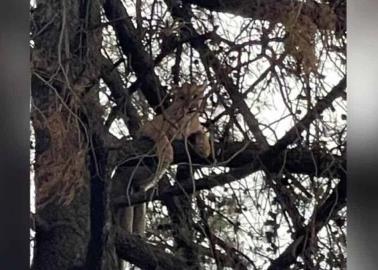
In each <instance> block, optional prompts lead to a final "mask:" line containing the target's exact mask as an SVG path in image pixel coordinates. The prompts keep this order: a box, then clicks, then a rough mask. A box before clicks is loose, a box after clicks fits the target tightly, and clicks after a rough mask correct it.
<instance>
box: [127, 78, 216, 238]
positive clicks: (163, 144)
mask: <svg viewBox="0 0 378 270" xmlns="http://www.w3.org/2000/svg"><path fill="white" fill-rule="evenodd" d="M204 90H205V86H204V85H191V84H184V85H183V86H182V87H177V88H175V89H174V98H173V103H172V104H171V106H169V108H167V109H166V110H165V111H164V112H163V113H162V114H160V115H157V116H156V117H155V118H154V119H153V120H151V121H149V122H147V123H145V124H144V125H143V127H142V128H141V129H140V131H139V136H145V137H148V138H150V139H152V140H153V141H154V142H155V146H156V155H157V157H158V166H157V169H156V172H155V173H154V175H153V176H151V177H150V179H149V180H148V181H144V183H143V184H141V185H139V186H138V187H137V188H138V189H141V190H144V191H145V190H147V189H149V188H151V187H154V186H156V184H157V182H158V181H159V179H160V178H161V176H162V174H163V173H164V172H165V170H166V169H167V168H168V167H169V165H170V164H171V163H172V161H173V147H172V145H171V143H172V141H174V140H183V139H186V138H188V137H189V136H192V135H193V136H195V137H194V149H195V150H196V152H197V153H198V154H199V155H201V156H203V157H208V156H209V155H210V150H211V149H210V143H209V139H208V137H207V136H206V134H205V130H204V128H203V126H202V125H201V123H200V122H199V115H200V111H201V107H202V102H203V98H204ZM145 212H146V207H145V205H143V206H142V205H138V206H134V207H129V208H128V209H126V210H125V213H124V218H122V219H124V220H123V222H125V223H123V226H124V228H125V229H126V230H128V231H129V232H133V233H138V234H142V235H143V234H144V228H145Z"/></svg>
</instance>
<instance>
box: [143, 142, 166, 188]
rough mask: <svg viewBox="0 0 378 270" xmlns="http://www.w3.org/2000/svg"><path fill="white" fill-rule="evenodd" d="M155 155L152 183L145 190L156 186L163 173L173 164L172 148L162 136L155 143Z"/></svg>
mask: <svg viewBox="0 0 378 270" xmlns="http://www.w3.org/2000/svg"><path fill="white" fill-rule="evenodd" d="M156 155H157V157H158V166H157V169H156V172H155V176H154V178H153V180H152V183H151V184H150V185H149V186H148V187H147V188H146V189H148V188H151V187H154V186H156V184H157V183H158V181H159V179H160V178H161V176H162V174H163V173H164V171H165V170H166V169H167V168H168V167H169V165H170V164H171V163H172V162H173V147H172V145H171V143H170V141H169V140H168V137H167V136H162V137H161V138H160V140H158V141H157V142H156Z"/></svg>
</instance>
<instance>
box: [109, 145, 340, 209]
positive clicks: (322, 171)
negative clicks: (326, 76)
mask: <svg viewBox="0 0 378 270" xmlns="http://www.w3.org/2000/svg"><path fill="white" fill-rule="evenodd" d="M133 145H143V147H146V148H148V149H151V147H149V146H148V144H146V143H140V142H136V143H135V144H133ZM129 147H130V148H132V146H129ZM174 148H175V160H174V163H176V164H177V163H182V162H188V160H187V154H186V153H185V150H184V149H185V146H184V144H183V142H175V143H174ZM216 152H217V151H216ZM223 152H224V153H226V154H219V155H218V156H217V157H216V158H217V161H218V162H221V164H222V165H223V166H229V167H230V168H231V170H230V172H228V173H225V174H220V175H211V176H208V177H205V178H202V179H199V180H196V181H195V190H196V191H200V190H204V189H211V188H213V187H216V186H221V185H224V184H227V183H230V182H233V181H236V180H239V179H242V178H244V177H246V176H248V175H250V174H252V173H254V172H257V171H259V170H262V169H265V170H267V171H269V172H272V173H280V172H283V171H285V172H288V173H295V174H306V175H312V176H323V177H332V178H339V177H340V175H342V173H344V170H345V163H346V161H345V157H344V156H336V155H329V154H325V153H321V152H318V151H310V150H306V149H303V148H296V149H290V150H287V151H284V152H282V153H280V154H275V155H262V156H260V151H259V150H257V149H256V148H253V145H251V146H249V147H244V148H243V147H242V145H241V144H240V143H239V144H237V143H236V144H234V145H230V147H229V148H228V149H225V150H224V151H223ZM228 157H232V159H229V160H228V159H227V158H228ZM192 162H193V163H197V164H203V165H205V164H209V161H207V160H203V159H200V158H198V157H196V156H195V155H192ZM222 162H223V163H222ZM137 163H138V160H137V159H135V160H130V161H128V162H127V163H124V164H123V165H122V166H126V165H127V166H135V165H137ZM145 163H146V164H148V163H149V162H148V160H147V161H146V162H145ZM122 171H124V170H119V173H121V172H122ZM125 171H127V170H125ZM117 174H118V172H117ZM117 174H116V177H120V178H125V179H127V175H124V176H121V175H117ZM183 190H185V192H187V193H188V194H191V193H193V190H194V189H193V183H192V181H188V182H184V183H181V184H180V186H178V185H175V186H172V187H169V188H163V189H160V190H159V192H158V193H157V194H152V191H147V192H139V193H136V194H133V195H132V196H131V200H130V202H131V204H137V203H141V202H146V201H148V200H161V199H163V198H164V196H175V195H181V194H182V193H183ZM113 203H114V204H115V205H117V206H127V205H129V203H128V201H127V199H126V198H125V197H119V198H115V199H114V201H113Z"/></svg>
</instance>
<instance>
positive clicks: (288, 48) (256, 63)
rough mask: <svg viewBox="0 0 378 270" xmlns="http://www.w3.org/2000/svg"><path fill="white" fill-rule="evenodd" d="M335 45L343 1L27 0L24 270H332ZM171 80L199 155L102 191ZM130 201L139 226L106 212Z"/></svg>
mask: <svg viewBox="0 0 378 270" xmlns="http://www.w3.org/2000/svg"><path fill="white" fill-rule="evenodd" d="M345 45H346V28H345V1H322V0H319V1H289V0H279V1H277V0H275V1H271V0H266V1H253V0H250V1H247V0H237V1H229V0H222V1H208V0H181V1H176V0H146V1H141V0H135V1H131V0H124V1H121V0H104V1H88V0H80V1H74V0H68V1H57V0H52V1H44V0H40V1H36V3H35V5H33V6H32V7H31V44H30V46H31V69H32V78H31V80H32V108H31V111H32V113H31V117H32V118H31V123H32V129H33V132H34V133H33V134H34V135H33V143H34V148H35V149H34V150H33V151H34V153H35V156H34V161H33V166H32V169H33V172H34V183H35V202H36V211H35V213H33V215H32V218H33V224H34V226H33V230H34V231H35V238H34V240H33V244H34V254H33V262H32V269H121V268H122V263H121V261H122V260H125V261H128V262H129V263H130V264H131V265H135V266H137V267H139V268H141V269H271V270H272V269H333V268H338V269H339V268H340V269H344V268H345V260H346V254H345V226H346V222H345V221H346V213H345V207H346V172H345V170H346V156H345V152H346V123H345V120H346V116H345V100H346V92H345V90H346V78H345V61H346V59H345V56H346V55H345ZM184 82H189V83H203V82H205V83H207V84H208V87H207V90H206V96H207V98H206V106H205V109H204V114H203V118H202V119H201V121H202V122H203V125H204V126H205V127H206V128H207V129H208V131H209V136H210V138H211V143H212V155H211V156H210V157H209V158H207V159H204V158H201V157H199V156H198V155H196V153H195V152H194V151H192V150H191V148H190V147H189V148H188V147H187V146H188V145H187V144H186V142H183V141H175V142H173V145H174V150H175V151H174V152H175V157H174V164H172V166H171V168H170V169H169V171H168V172H166V174H165V175H164V177H163V178H162V179H161V180H160V182H159V185H158V187H156V188H155V189H153V190H148V191H147V192H137V193H133V194H131V195H130V196H127V194H119V193H117V192H113V190H114V189H116V187H117V186H116V185H118V184H124V183H126V181H127V180H128V178H130V177H131V176H130V170H129V169H130V168H137V167H138V165H139V164H140V163H141V162H142V163H143V164H144V166H147V167H151V166H152V165H153V163H154V161H155V160H156V158H155V157H154V156H152V157H151V156H150V157H145V154H146V153H147V152H148V151H149V150H150V149H151V148H153V143H152V142H151V141H149V140H148V139H147V140H146V139H142V138H139V137H138V136H137V130H138V129H139V127H140V126H141V125H142V123H143V121H144V120H146V119H147V118H151V117H152V115H154V114H156V113H161V112H162V111H164V108H166V107H167V106H169V103H170V92H171V89H172V86H173V85H177V84H182V83H184ZM151 168H152V167H151ZM143 202H149V203H148V206H149V207H148V209H149V211H148V215H147V219H148V224H147V225H148V226H147V232H146V237H145V238H143V237H139V236H136V235H132V234H128V233H127V232H125V231H122V229H120V228H119V227H118V226H117V225H116V223H115V220H114V211H115V209H118V208H120V207H126V206H130V205H136V204H139V203H143Z"/></svg>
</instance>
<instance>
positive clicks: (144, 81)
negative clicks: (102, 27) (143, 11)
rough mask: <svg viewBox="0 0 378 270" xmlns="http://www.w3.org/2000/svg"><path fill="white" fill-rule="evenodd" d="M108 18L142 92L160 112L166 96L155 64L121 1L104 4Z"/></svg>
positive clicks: (111, 0)
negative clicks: (155, 69)
mask: <svg viewBox="0 0 378 270" xmlns="http://www.w3.org/2000/svg"><path fill="white" fill-rule="evenodd" d="M104 10H105V14H106V17H107V18H108V20H109V21H112V22H113V23H112V25H113V28H114V31H115V32H116V35H117V38H118V40H119V43H120V45H121V48H122V51H123V53H124V54H125V55H126V56H127V57H128V60H129V61H130V63H131V66H132V68H133V70H134V71H135V73H136V75H137V77H138V81H139V82H140V87H141V90H142V92H143V94H144V96H145V97H146V99H147V100H148V102H149V104H150V105H151V106H152V107H158V108H157V111H160V109H161V108H159V106H161V104H162V103H164V102H162V101H163V99H164V97H165V95H166V93H165V91H164V89H163V87H162V86H161V85H160V82H159V78H158V77H157V76H156V74H155V72H154V62H153V60H152V58H151V56H150V55H148V54H147V52H146V51H145V49H144V46H143V44H142V42H141V41H140V39H139V37H138V34H137V30H136V29H135V27H134V25H133V23H132V21H131V19H130V16H129V15H128V13H127V11H126V8H125V7H124V5H123V4H122V2H121V1H119V0H106V1H105V3H104Z"/></svg>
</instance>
